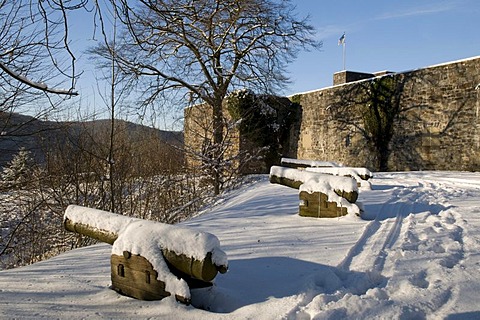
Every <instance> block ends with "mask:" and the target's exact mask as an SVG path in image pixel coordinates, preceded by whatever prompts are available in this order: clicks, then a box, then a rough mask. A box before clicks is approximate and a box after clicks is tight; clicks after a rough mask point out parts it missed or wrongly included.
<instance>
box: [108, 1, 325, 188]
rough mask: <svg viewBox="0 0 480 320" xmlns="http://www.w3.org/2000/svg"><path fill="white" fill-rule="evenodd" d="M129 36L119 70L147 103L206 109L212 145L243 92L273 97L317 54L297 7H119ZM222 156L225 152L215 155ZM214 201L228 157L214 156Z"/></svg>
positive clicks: (121, 45) (120, 45) (120, 48)
mask: <svg viewBox="0 0 480 320" xmlns="http://www.w3.org/2000/svg"><path fill="white" fill-rule="evenodd" d="M114 3H115V4H116V7H115V8H116V10H117V15H118V17H119V19H120V21H121V22H122V23H123V25H124V26H125V33H124V34H123V37H122V39H121V41H120V39H119V41H118V42H117V47H116V50H113V48H111V47H109V46H108V45H107V46H106V48H105V49H107V50H104V51H103V52H104V53H103V54H104V55H105V56H106V57H107V58H108V55H113V56H114V57H115V61H116V62H117V63H118V65H119V66H120V67H121V68H122V69H123V70H124V71H125V72H128V73H130V74H132V75H133V76H134V77H138V78H139V79H140V80H141V81H142V82H141V84H142V85H143V86H142V89H143V94H144V96H145V97H146V99H145V100H144V101H145V102H146V103H153V102H155V101H157V100H158V99H159V98H162V97H164V95H168V94H173V95H174V96H175V97H177V98H179V99H180V100H179V101H181V102H180V103H182V105H183V106H186V105H187V104H188V103H190V104H194V103H203V104H206V105H207V106H209V107H210V108H211V112H212V136H213V137H212V141H213V144H215V145H221V144H222V140H223V139H224V137H225V135H224V134H223V130H224V128H225V125H224V115H223V110H222V105H223V102H224V100H225V98H226V97H227V95H228V94H229V93H230V92H232V91H233V90H235V89H237V88H249V89H252V90H254V91H257V92H261V93H267V92H273V91H275V90H276V89H278V88H280V87H282V86H283V85H285V83H286V82H287V78H286V76H285V67H286V64H287V63H288V62H290V61H291V60H292V59H294V58H295V57H296V55H297V53H298V52H299V51H300V50H302V49H308V48H318V47H319V46H320V45H321V44H320V43H319V42H317V41H315V39H314V37H313V32H314V30H313V28H312V27H311V26H310V25H309V24H308V19H307V18H302V19H298V18H297V17H296V16H295V14H294V11H295V10H294V9H295V8H294V7H293V6H292V5H291V3H290V1H288V0H282V1H272V0H160V1H147V0H140V1H136V2H135V3H134V4H132V2H130V1H126V0H120V1H115V2H114ZM211 150H218V148H211ZM209 158H210V159H211V161H212V163H214V165H213V166H212V172H211V175H212V177H213V181H214V183H213V184H214V189H215V193H216V194H218V193H219V192H220V176H221V173H220V171H221V169H220V168H221V162H222V152H220V151H219V152H213V153H210V155H209Z"/></svg>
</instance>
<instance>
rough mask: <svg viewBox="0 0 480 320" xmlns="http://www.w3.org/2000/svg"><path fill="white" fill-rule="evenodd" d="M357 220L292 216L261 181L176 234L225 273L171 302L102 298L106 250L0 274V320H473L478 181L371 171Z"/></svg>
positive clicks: (478, 280)
mask: <svg viewBox="0 0 480 320" xmlns="http://www.w3.org/2000/svg"><path fill="white" fill-rule="evenodd" d="M371 181H372V184H373V185H372V190H363V191H361V193H360V196H359V201H361V202H363V204H364V209H365V215H364V219H359V218H355V217H350V216H348V217H343V218H338V219H337V218H335V219H315V218H305V217H300V216H298V215H297V212H298V195H297V193H298V190H294V189H290V188H287V187H284V186H280V185H274V184H270V183H269V182H268V180H267V177H266V176H263V177H261V178H259V179H258V180H257V181H256V182H252V183H250V184H249V185H246V186H245V187H243V188H242V189H240V190H236V191H234V192H232V193H230V194H228V195H226V196H225V197H224V198H223V199H221V200H220V201H218V203H217V204H216V205H215V206H213V207H211V208H210V209H208V210H206V211H205V212H203V213H202V214H201V215H199V216H198V217H196V218H194V219H191V220H190V221H187V222H184V223H183V224H184V225H187V226H189V227H193V228H197V229H199V230H202V231H206V232H210V233H213V234H214V235H216V236H217V237H218V238H219V239H220V241H221V246H222V249H223V250H224V251H225V252H226V253H227V254H228V259H229V271H228V272H227V273H226V274H219V275H217V277H216V279H215V285H214V286H213V287H211V288H207V289H196V290H192V305H190V306H185V305H182V304H179V303H177V302H176V301H175V300H174V299H173V298H167V299H164V300H162V301H139V300H135V299H132V298H128V297H125V296H121V295H118V294H117V293H116V292H115V291H113V290H111V289H109V285H110V261H109V258H110V254H111V246H110V245H106V244H100V245H95V246H92V247H87V248H81V249H77V250H74V251H71V252H68V253H65V254H62V255H60V256H58V257H55V258H52V259H50V260H48V261H43V262H40V263H36V264H34V265H31V266H28V267H23V268H18V269H13V270H7V271H2V272H0V317H3V318H32V319H41V318H45V319H55V318H69V319H79V318H82V319H83V318H115V319H121V318H125V319H131V318H137V319H144V318H161V319H209V320H210V319H343V318H352V319H353V318H359V319H367V318H368V319H375V318H377V319H479V318H480V295H479V292H480V174H479V173H466V172H408V173H381V174H376V176H375V178H374V179H372V180H371Z"/></svg>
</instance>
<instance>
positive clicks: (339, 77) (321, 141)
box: [185, 56, 480, 171]
mask: <svg viewBox="0 0 480 320" xmlns="http://www.w3.org/2000/svg"><path fill="white" fill-rule="evenodd" d="M355 74H357V75H360V76H361V77H360V78H361V79H362V78H363V79H362V80H357V78H356V75H355ZM369 75H370V76H371V77H368V76H369ZM383 77H392V80H393V81H394V82H395V83H396V84H397V85H399V86H400V87H401V91H400V92H399V93H398V98H399V99H400V100H399V101H400V105H401V110H402V111H401V112H400V113H399V115H398V119H397V120H396V122H395V123H394V125H393V128H394V134H393V137H392V139H391V142H390V144H389V149H390V151H391V152H390V157H389V162H388V165H389V166H388V167H389V170H398V171H401V170H480V119H479V117H480V114H479V113H480V56H477V57H472V58H469V59H464V60H460V61H455V62H451V63H445V64H441V65H436V66H432V67H427V68H423V69H417V70H413V71H408V72H402V73H392V72H383V73H375V74H366V73H352V72H348V71H347V72H344V73H342V72H340V73H338V74H336V75H335V82H336V83H340V84H337V85H334V86H332V87H328V88H323V89H319V90H316V91H311V92H307V93H302V94H297V95H294V96H291V97H290V99H291V100H292V101H293V102H295V103H298V104H300V106H301V107H300V108H301V110H299V113H300V117H299V118H300V120H299V123H298V124H297V125H295V126H294V127H295V128H296V130H297V132H296V133H295V134H291V135H290V139H291V140H292V141H288V143H289V145H291V146H296V148H295V149H296V152H295V149H293V150H290V154H288V155H284V156H287V157H291V158H298V159H309V160H323V161H335V162H339V163H342V164H344V165H346V166H354V167H367V168H369V169H372V170H376V168H375V163H376V162H375V161H374V160H375V159H374V155H373V153H372V151H371V150H370V149H369V148H368V147H367V143H366V140H365V137H364V136H363V135H362V134H361V131H362V130H361V129H362V126H363V125H364V124H363V123H362V118H361V117H360V116H359V115H360V113H361V112H362V111H361V110H362V107H363V105H364V104H365V101H363V102H361V101H360V102H359V99H356V97H350V96H349V95H352V93H354V92H355V89H356V88H357V87H359V86H365V84H368V82H371V81H378V80H379V79H382V78H383ZM365 78H367V79H365ZM348 81H352V82H348ZM342 82H346V83H342ZM208 113H209V112H208V110H194V109H192V108H189V109H187V110H186V112H185V144H186V146H187V148H190V149H196V150H200V148H201V144H202V141H204V140H205V137H206V136H208V135H209V134H208V133H207V132H208V131H209V130H210V129H211V128H208V127H209V126H208V123H207V122H205V121H204V120H205V116H207V118H208ZM345 114H348V115H349V122H345V121H343V122H342V121H341V120H342V115H343V116H344V115H345ZM194 128H195V130H192V129H194ZM199 131H202V132H199ZM293 140H295V141H293ZM235 141H237V143H234V142H235ZM240 141H241V137H240V139H239V137H238V136H237V135H236V134H233V136H232V139H231V142H232V143H233V144H232V146H231V152H233V153H235V152H240V151H239V148H240V149H241V148H242V147H241V144H240ZM295 153H296V154H295Z"/></svg>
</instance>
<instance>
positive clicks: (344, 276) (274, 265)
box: [192, 257, 386, 313]
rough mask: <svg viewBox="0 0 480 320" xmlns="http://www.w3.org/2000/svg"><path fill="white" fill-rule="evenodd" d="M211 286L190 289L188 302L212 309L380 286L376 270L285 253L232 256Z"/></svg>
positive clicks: (227, 310) (382, 281) (220, 310)
mask: <svg viewBox="0 0 480 320" xmlns="http://www.w3.org/2000/svg"><path fill="white" fill-rule="evenodd" d="M215 281H216V283H215V285H214V286H213V287H210V288H204V289H194V290H192V305H193V306H195V307H196V308H199V309H204V310H208V311H211V312H216V313H230V312H233V311H235V310H237V309H239V308H242V307H245V306H248V305H253V304H257V303H262V302H265V301H268V300H269V299H281V298H285V297H290V296H295V295H299V294H301V293H304V292H314V293H315V294H316V295H318V294H322V293H326V294H328V293H333V292H335V291H337V290H342V291H345V292H346V293H347V292H348V293H352V294H358V295H361V294H364V293H365V292H366V291H367V290H368V289H370V288H373V287H379V286H384V285H385V283H386V279H385V278H384V277H383V276H381V275H380V274H373V273H364V272H352V271H344V270H340V269H339V268H336V267H332V266H327V265H322V264H317V263H313V262H309V261H303V260H298V259H293V258H288V257H263V258H254V259H242V260H233V261H230V262H229V271H228V273H227V274H225V275H219V276H218V277H217V278H216V280H215Z"/></svg>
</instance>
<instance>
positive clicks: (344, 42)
mask: <svg viewBox="0 0 480 320" xmlns="http://www.w3.org/2000/svg"><path fill="white" fill-rule="evenodd" d="M345 44H346V41H345V32H344V33H343V35H342V36H341V37H340V39H338V45H342V47H343V48H342V52H343V70H347V69H346V64H345V55H346V52H347V49H346V48H345Z"/></svg>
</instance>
